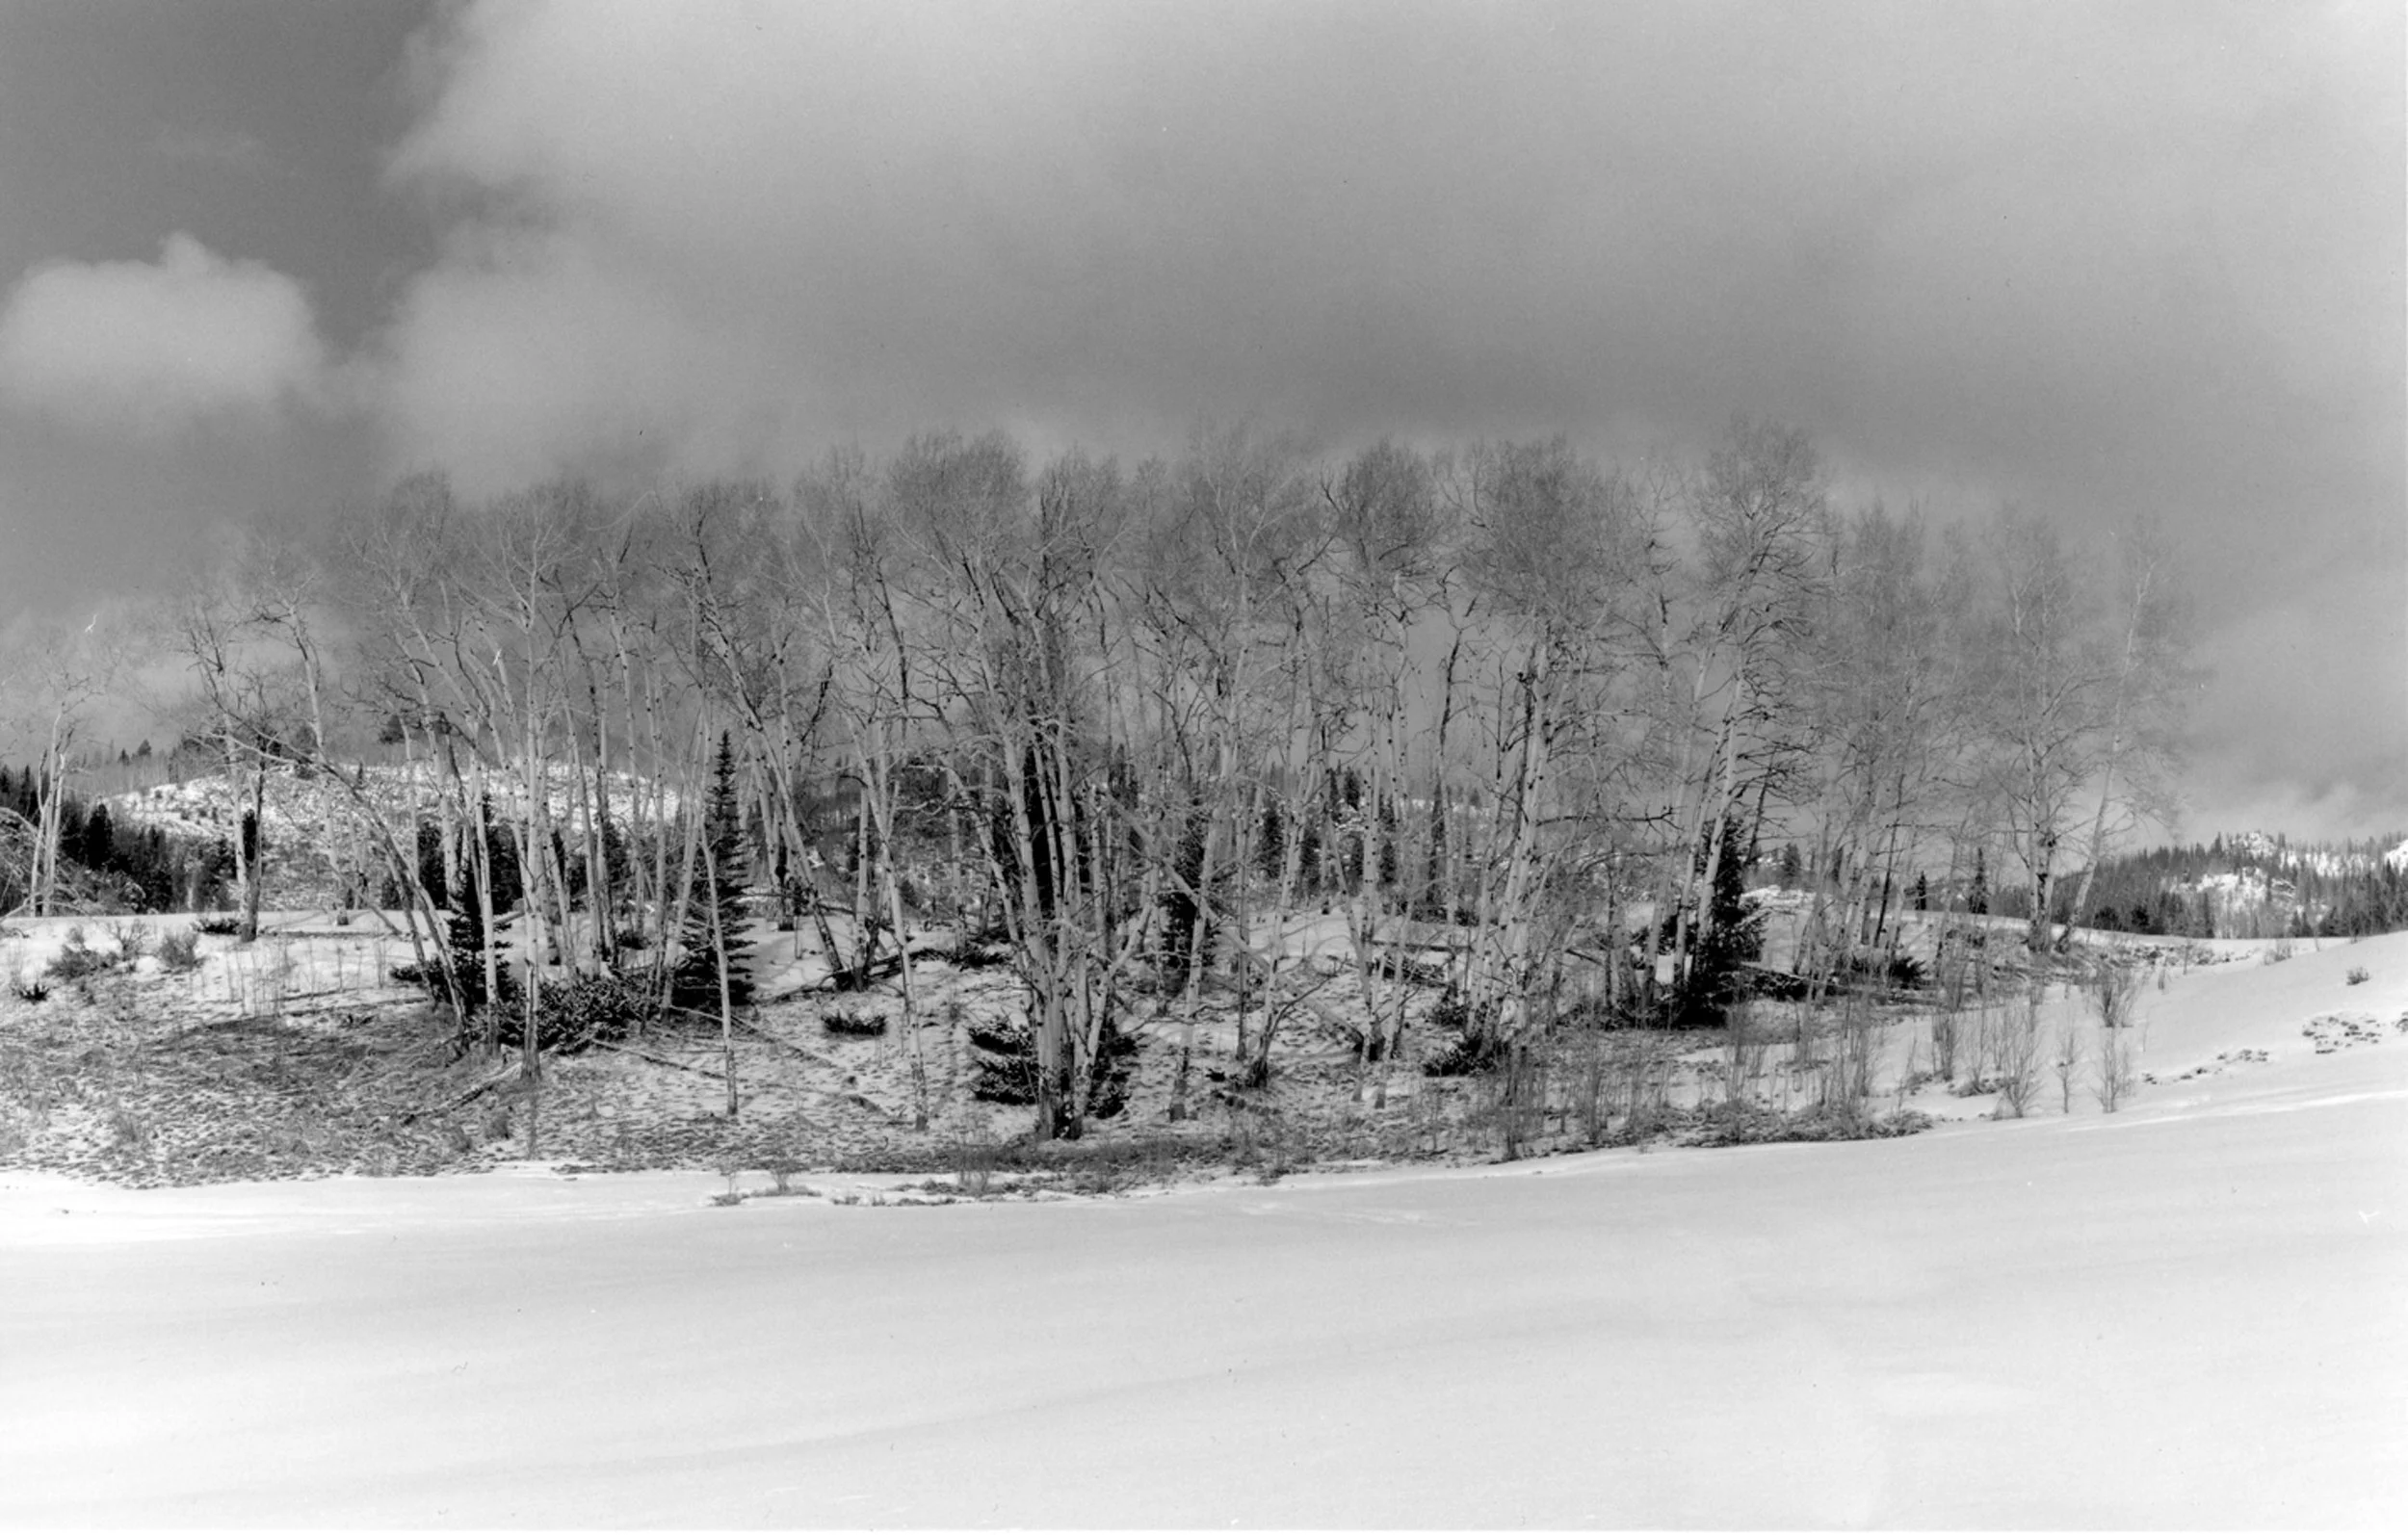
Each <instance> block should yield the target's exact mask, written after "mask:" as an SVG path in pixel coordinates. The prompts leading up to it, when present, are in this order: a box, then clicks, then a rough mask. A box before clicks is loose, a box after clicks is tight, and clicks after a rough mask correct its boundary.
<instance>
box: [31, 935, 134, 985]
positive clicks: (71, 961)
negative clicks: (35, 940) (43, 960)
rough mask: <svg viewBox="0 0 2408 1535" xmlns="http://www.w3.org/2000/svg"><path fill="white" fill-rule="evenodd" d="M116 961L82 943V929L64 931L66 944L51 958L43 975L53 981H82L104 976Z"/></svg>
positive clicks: (44, 968) (113, 966)
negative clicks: (88, 977) (87, 977)
mask: <svg viewBox="0 0 2408 1535" xmlns="http://www.w3.org/2000/svg"><path fill="white" fill-rule="evenodd" d="M116 965H117V961H116V960H115V959H114V958H112V957H110V956H109V955H106V954H103V953H102V952H100V951H99V950H96V949H92V948H89V947H87V946H86V945H85V943H84V929H83V928H81V927H70V928H68V929H67V930H66V944H65V947H64V948H62V949H61V950H59V951H58V953H56V954H54V955H52V956H51V960H50V963H49V964H48V965H47V966H45V967H43V973H44V974H46V975H48V976H50V977H51V978H52V979H54V980H82V979H83V978H84V977H85V976H99V975H104V974H106V973H107V972H109V971H110V970H112V969H114V968H116Z"/></svg>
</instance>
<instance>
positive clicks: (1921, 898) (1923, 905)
mask: <svg viewBox="0 0 2408 1535" xmlns="http://www.w3.org/2000/svg"><path fill="white" fill-rule="evenodd" d="M1915 909H1916V910H1917V911H1929V910H1930V909H1931V881H1929V880H1928V879H1925V878H1924V876H1923V874H1922V873H1921V872H1918V873H1917V874H1916V875H1915Z"/></svg>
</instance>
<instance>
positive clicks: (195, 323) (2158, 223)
mask: <svg viewBox="0 0 2408 1535" xmlns="http://www.w3.org/2000/svg"><path fill="white" fill-rule="evenodd" d="M2403 80H2408V53H2404V44H2403V26H2402V13H2401V8H2400V7H2399V6H2398V5H2396V4H2395V3H2369V4H2359V5H2322V6H2319V5H2306V4H2298V3H2290V0H2285V3H2266V4H2259V5H2245V6H2226V7H2214V6H2209V5H2203V4H2199V3H2196V0H2182V3H2173V4H2165V5H2157V6H2107V5H2072V4H2037V3H2028V4H2019V5H2012V6H2001V7H1984V6H1975V5H1962V4H1926V3H1911V4H1907V3H1901V4H1892V5H1871V4H1860V5H1837V4H1830V3H1816V4H1811V5H1796V6H1779V5H1769V4H1753V3H1749V4H1727V5H1723V4H1710V3H1704V0H1684V3H1679V4H1606V3H1597V4H1583V5H1572V6H1564V7H1549V6H1540V5H1503V6H1475V5H1453V4H1450V5H1422V6H1416V5H1407V4H1399V3H1393V0H1383V3H1379V4H1365V5H1334V4H1331V5H1316V4H1308V3H1285V4H1278V5H1227V4H1217V5H1207V4H1203V3H1200V0H1181V3H1175V4H1166V5H1144V4H1133V3H1126V0H1116V3H1109V4H1107V3H1097V4H1088V5H1042V4H1034V3H1026V0H1021V3H1013V4H1009V5H997V6H958V5H923V6H910V5H884V6H871V5H860V6H804V5H800V4H757V5H733V4H731V5H708V4H701V3H696V0H678V3H675V4H669V3H667V0H661V3H654V4H644V5H616V6H614V5H604V4H598V3H593V0H574V3H561V4H552V5H544V4H528V5H519V4H510V5H504V4H486V3H470V4H465V5H460V6H427V5H423V4H418V3H414V0H413V3H393V0H340V3H337V0H309V3H231V0H176V3H169V0H153V3H127V0H105V3H103V0H33V3H29V0H0V296H4V297H0V619H5V618H6V617H7V615H8V614H9V613H10V612H12V611H16V610H19V609H22V608H26V607H44V606H57V607H64V606H74V605H78V604H81V603H84V602H86V601H89V600H92V599H94V598H96V597H97V596H98V595H99V594H101V593H102V592H104V591H106V590H111V589H132V588H136V587H139V586H141V585H145V584H152V583H156V582H157V581H159V580H161V579H163V576H164V574H165V572H166V571H167V570H169V569H170V567H171V561H172V558H173V556H174V554H175V553H176V552H177V551H178V550H179V549H180V548H181V547H183V541H184V540H185V539H186V538H188V537H189V536H190V535H191V533H193V531H194V530H196V529H197V528H199V527H201V526H203V525H205V524H206V523H207V522H208V521H209V520H210V519H212V518H217V517H222V516H228V515H236V514H240V513H241V512H243V511H244V510H246V509H248V508H251V507H268V508H273V509H284V510H291V509H301V510H307V509H310V508H315V507H331V506H337V505H341V504H344V503H347V502H356V501H359V500H362V499H364V498H367V497H370V496H373V495H374V494H376V492H377V490H378V489H379V487H380V486H381V485H382V484H384V483H386V482H388V481H390V479H391V478H392V476H393V475H394V474H396V473H397V472H400V471H402V470H406V469H407V468H411V467H416V466H424V465H441V466H444V467H446V468H448V469H449V470H450V471H451V472H452V474H453V475H454V477H455V479H456V481H458V482H460V483H461V484H462V485H463V487H465V488H467V489H470V490H472V491H474V490H483V489H490V488H494V487H498V486H504V485H509V484H513V483H518V482H523V481H528V480H530V479H534V478H537V477H539V476H544V475H548V474H551V473H555V472H559V471H563V470H568V471H575V472H584V473H589V474H595V475H608V476H620V477H626V476H635V477H670V476H678V475H684V474H701V473H716V472H746V473H764V472H766V473H772V474H782V473H783V472H784V471H786V470H788V469H790V468H791V467H793V466H794V465H795V464H796V463H797V462H798V461H799V460H800V459H802V458H803V457H806V456H809V455H812V454H814V453H816V452H817V451H818V450H819V449H821V448H823V447H824V446H825V445H826V444H828V443H830V442H832V441H837V440H843V439H849V438H858V439H860V440H861V441H863V442H864V443H865V444H867V445H869V446H871V447H873V448H877V447H881V446H885V445H887V444H890V443H892V442H893V441H895V440H898V439H899V438H900V437H901V436H902V435H903V433H905V432H908V431H910V430H913V429H922V428H930V427H949V426H950V427H958V428H961V429H966V430H978V429H984V428H986V427H990V426H1000V427H1003V428H1005V429H1009V430H1011V431H1014V432H1016V433H1018V434H1019V435H1021V436H1022V438H1023V439H1024V440H1025V441H1026V442H1028V443H1029V444H1030V446H1031V447H1032V448H1033V449H1034V450H1035V451H1039V452H1042V451H1047V450H1050V449H1052V448H1055V447H1058V446H1061V445H1064V444H1067V443H1070V442H1073V441H1076V442H1081V443H1084V444H1086V445H1088V446H1090V447H1093V448H1097V449H1100V450H1105V451H1117V452H1120V453H1123V454H1124V455H1143V454H1145V453H1148V452H1154V451H1162V450H1167V449H1171V448H1175V447H1176V445H1177V444H1178V443H1179V441H1180V440H1181V439H1182V438H1183V437H1184V436H1185V434H1186V432H1187V430H1188V429H1189V427H1190V426H1191V424H1193V423H1194V422H1196V421H1197V420H1198V419H1200V418H1205V417H1216V418H1224V419H1225V418H1229V417H1234V416H1239V415H1244V414H1251V415H1253V416H1255V417H1257V418H1259V419H1260V420H1262V421H1264V422H1265V423H1266V424H1269V425H1272V426H1280V427H1287V426H1293V427H1296V428H1299V429H1304V430H1307V431H1309V432H1311V433H1314V434H1316V435H1317V436H1318V437H1319V438H1320V439H1321V440H1322V441H1323V442H1326V443H1328V444H1330V445H1332V446H1333V447H1334V448H1338V449H1343V448H1345V447H1346V446H1348V445H1350V444H1352V443H1355V442H1357V441H1360V440H1363V439H1366V438H1368V437H1370V436H1374V435H1376V434H1379V433H1383V432H1387V433H1395V434H1398V435H1400V436H1406V437H1410V438H1413V439H1416V440H1421V441H1426V442H1429V443H1433V444H1435V443H1439V442H1462V441H1468V440H1470V439H1472V438H1475V437H1478V436H1481V435H1492V436H1493V435H1505V434H1511V435H1528V434H1534V433H1551V432H1555V431H1558V430H1560V431H1566V432H1569V433H1570V434H1571V435H1572V436H1573V437H1574V438H1575V439H1576V440H1577V441H1579V442H1581V443H1582V444H1584V446H1586V447H1588V448H1589V449H1591V450H1592V451H1594V452H1596V453H1597V454H1599V455H1604V456H1614V455H1631V454H1636V452H1639V451H1641V450H1643V449H1646V448H1648V447H1651V446H1658V445H1665V446H1671V447H1674V448H1679V449H1694V448H1696V447H1698V446H1700V445H1702V444H1703V443H1704V442H1705V441H1706V440H1707V439H1708V438H1709V437H1710V436H1711V435H1712V433H1713V432H1714V430H1715V429H1717V428H1718V427H1719V426H1720V425H1721V424H1722V423H1724V422H1725V421H1727V420H1728V419H1729V418H1730V417H1731V416H1732V415H1733V414H1734V413H1738V412H1744V413H1748V414H1754V415H1763V416H1771V417H1776V418H1779V419H1782V420H1785V421H1788V422H1791V423H1793V424H1795V425H1797V426H1800V427H1802V428H1805V429H1808V430H1809V431H1811V432H1812V433H1813V434H1814V436H1815V438H1816V440H1817V442H1818V443H1819V446H1820V447H1821V448H1822V450H1823V452H1824V453H1825V455H1827V457H1828V458H1829V460H1830V462H1831V463H1832V465H1833V466H1834V469H1835V472H1836V478H1837V483H1838V486H1839V488H1840V489H1841V490H1842V492H1843V493H1844V494H1845V495H1846V496H1848V497H1854V498H1865V499H1870V498H1871V497H1872V496H1874V495H1879V496H1882V497H1884V498H1886V499H1887V500H1888V501H1889V503H1890V504H1891V505H1892V506H1894V507H1896V506H1900V505H1903V504H1906V503H1908V502H1913V501H1920V502H1921V503H1922V504H1924V506H1925V507H1928V508H1930V509H1931V510H1933V511H1934V512H1936V513H1939V514H1942V515H1980V514H1982V513H1985V512H1987V511H1988V510H1989V509H1990V508H1992V507H1996V506H1998V505H1999V504H2001V503H2002V502H2008V501H2012V502H2015V503H2018V504H2021V505H2023V506H2025V507H2030V508H2033V509H2036V510H2042V511H2046V512H2050V513H2053V514H2055V515H2056V516H2058V517H2060V518H2062V519H2064V520H2066V521H2067V522H2069V523H2075V524H2086V525H2104V524H2106V523H2109V522H2112V521H2114V520H2116V519H2120V518H2122V517H2124V516H2126V515H2128V514H2131V513H2134V512H2140V511H2155V512H2158V513H2159V514H2160V515H2162V516H2163V517H2164V518H2165V519H2167V520H2168V521H2169V522H2171V523H2173V524H2174V525H2175V526H2177V527H2178V528H2180V529H2181V530H2183V531H2184V532H2185V533H2186V549H2187V553H2188V557H2189V559H2190V566H2191V572H2190V573H2191V578H2192V581H2193V584H2194V586H2195V588H2196V590H2197V591H2198V593H2199V594H2200V597H2201V600H2202V605H2203V609H2204V614H2205V617H2206V620H2207V637H2206V645H2205V650H2206V654H2205V657H2204V659H2205V660H2206V661H2207V662H2208V663H2210V664H2211V665H2212V666H2213V667H2214V668H2215V681H2214V682H2213V683H2212V685H2211V687H2210V689H2209V690H2208V691H2207V693H2206V694H2205V695H2204V696H2203V698H2202V700H2201V707H2200V711H2199V715H2198V723H2199V727H2200V728H2199V743H2198V750H2197V756H2196V762H2195V766H2194V769H2193V772H2192V775H2191V798H2192V801H2193V805H2194V810H2193V813H2192V816H2191V818H2190V820H2189V822H2188V823H2187V824H2186V827H2185V830H2186V832H2195V833H2197V834H2198V835H2200V836H2202V837H2205V836H2207V835H2209V834H2211V833H2212V832H2213V831H2214V830H2216V829H2219V828H2238V827H2241V826H2246V825H2265V826H2268V827H2270V828H2274V829H2283V830H2289V831H2291V832H2293V833H2296V834H2303V835H2305V834H2351V833H2372V832H2375V831H2379V830H2385V829H2389V828H2391V827H2395V826H2404V825H2408V473H2404V471H2403V460H2404V459H2408V388H2404V386H2403V375H2404V374H2408V278H2404V277H2403V246H2408V149H2404V148H2403V145H2404V144H2408V113H2404V112H2403Z"/></svg>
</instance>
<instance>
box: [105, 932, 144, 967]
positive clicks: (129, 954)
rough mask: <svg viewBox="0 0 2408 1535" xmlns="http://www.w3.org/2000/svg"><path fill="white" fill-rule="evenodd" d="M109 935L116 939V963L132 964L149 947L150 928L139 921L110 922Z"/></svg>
mask: <svg viewBox="0 0 2408 1535" xmlns="http://www.w3.org/2000/svg"><path fill="white" fill-rule="evenodd" d="M109 936H110V937H111V938H114V939H116V940H117V946H118V964H120V965H131V964H133V963H134V961H136V960H138V959H140V958H142V957H143V955H144V953H145V952H146V951H148V950H149V948H150V929H149V928H147V927H145V926H144V925H143V924H141V923H134V922H121V923H111V924H109Z"/></svg>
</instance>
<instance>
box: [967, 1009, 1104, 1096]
mask: <svg viewBox="0 0 2408 1535" xmlns="http://www.w3.org/2000/svg"><path fill="white" fill-rule="evenodd" d="M969 1034H970V1046H971V1050H972V1052H973V1053H974V1054H975V1056H976V1058H977V1064H978V1071H977V1077H976V1079H975V1080H974V1081H973V1082H972V1085H971V1088H970V1096H971V1097H972V1098H974V1099H977V1100H978V1101H979V1102H981V1103H984V1104H1034V1103H1035V1102H1036V1088H1037V1060H1036V1036H1035V1034H1034V1033H1033V1032H1031V1031H1030V1030H1029V1029H1028V1028H1024V1027H1022V1026H1020V1025H1018V1024H1013V1023H999V1024H973V1025H971V1026H970V1029H969ZM1138 1051H1139V1045H1138V1038H1137V1036H1136V1035H1135V1034H1131V1033H1126V1032H1123V1031H1122V1029H1121V1028H1119V1026H1118V1025H1116V1024H1112V1023H1107V1024H1106V1025H1105V1026H1104V1028H1103V1030H1102V1037H1101V1038H1100V1039H1099V1040H1098V1042H1097V1048H1096V1052H1095V1058H1094V1059H1093V1060H1092V1061H1091V1062H1089V1070H1088V1075H1087V1116H1088V1117H1089V1118H1091V1119H1110V1118H1112V1116H1113V1115H1115V1114H1118V1113H1119V1112H1120V1111H1121V1110H1122V1109H1123V1108H1126V1107H1127V1106H1128V1105H1129V1079H1130V1078H1131V1077H1132V1076H1133V1075H1135V1073H1136V1071H1137V1063H1138ZM1069 1054H1070V1052H1069V1051H1067V1050H1064V1051H1063V1052H1062V1055H1063V1060H1062V1062H1061V1067H1060V1080H1059V1081H1057V1082H1056V1083H1055V1087H1056V1089H1057V1094H1058V1097H1059V1099H1060V1102H1061V1103H1063V1104H1068V1103H1069V1102H1070V1070H1071V1064H1070V1060H1069V1058H1068V1057H1069Z"/></svg>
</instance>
